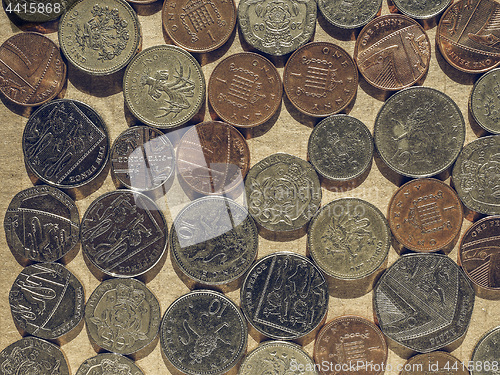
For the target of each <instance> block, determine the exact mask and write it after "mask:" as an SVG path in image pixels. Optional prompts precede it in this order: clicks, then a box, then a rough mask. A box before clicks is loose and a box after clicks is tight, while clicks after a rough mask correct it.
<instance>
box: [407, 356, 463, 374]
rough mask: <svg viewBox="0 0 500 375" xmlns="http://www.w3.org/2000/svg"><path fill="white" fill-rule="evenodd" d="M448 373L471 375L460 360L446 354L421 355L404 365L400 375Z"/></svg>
mask: <svg viewBox="0 0 500 375" xmlns="http://www.w3.org/2000/svg"><path fill="white" fill-rule="evenodd" d="M429 373H433V374H439V373H446V374H447V375H469V371H467V367H465V364H463V363H462V362H461V361H460V360H459V359H458V358H455V357H454V356H452V355H451V354H449V353H446V352H433V353H427V354H419V355H416V356H414V357H412V358H410V359H409V360H408V361H406V363H405V364H404V365H403V370H402V371H401V372H400V373H399V375H424V374H429Z"/></svg>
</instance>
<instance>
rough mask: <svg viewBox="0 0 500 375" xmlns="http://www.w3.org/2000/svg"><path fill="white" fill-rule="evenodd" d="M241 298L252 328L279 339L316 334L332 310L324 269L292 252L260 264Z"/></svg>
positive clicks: (245, 282) (264, 260) (276, 254)
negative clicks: (321, 269) (323, 273)
mask: <svg viewBox="0 0 500 375" xmlns="http://www.w3.org/2000/svg"><path fill="white" fill-rule="evenodd" d="M240 298H241V309H242V310H243V314H245V317H246V318H247V320H248V322H249V323H250V324H251V326H252V327H253V328H255V329H256V330H257V331H258V332H260V333H261V334H263V335H264V336H267V337H270V338H272V339H275V340H297V339H301V338H305V337H306V336H310V335H313V334H315V333H316V331H317V329H318V328H319V326H320V325H321V324H322V323H323V321H324V319H325V317H326V313H327V310H328V287H327V284H326V281H325V278H324V277H323V275H322V274H321V272H320V270H319V269H318V268H317V267H316V266H315V265H314V264H313V263H312V262H311V261H310V260H309V259H308V258H306V257H304V256H302V255H299V254H295V253H291V252H276V253H273V254H270V255H268V256H265V257H264V258H262V259H260V260H259V261H257V263H255V264H254V266H253V267H252V268H251V270H250V271H249V272H248V275H247V276H246V278H245V281H244V282H243V286H242V287H241V295H240Z"/></svg>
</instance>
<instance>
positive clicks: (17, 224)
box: [4, 185, 80, 265]
mask: <svg viewBox="0 0 500 375" xmlns="http://www.w3.org/2000/svg"><path fill="white" fill-rule="evenodd" d="M4 228H5V238H6V240H7V244H8V245H9V247H10V249H11V251H12V253H13V254H14V257H15V258H16V259H17V260H18V261H19V262H20V263H21V264H22V265H27V264H28V263H30V262H54V261H56V260H58V259H61V258H63V257H64V256H65V255H66V254H67V253H68V252H69V251H70V250H72V249H74V248H75V246H76V244H77V243H78V241H79V239H80V215H79V213H78V208H77V207H76V205H75V202H74V201H73V200H72V199H71V198H70V197H69V196H68V195H66V194H64V193H63V192H62V191H60V190H58V189H56V188H53V187H50V186H47V185H40V186H34V187H31V188H28V189H26V190H23V191H21V192H19V193H17V194H16V195H15V196H14V198H12V201H11V202H10V204H9V207H8V208H7V212H6V214H5V219H4Z"/></svg>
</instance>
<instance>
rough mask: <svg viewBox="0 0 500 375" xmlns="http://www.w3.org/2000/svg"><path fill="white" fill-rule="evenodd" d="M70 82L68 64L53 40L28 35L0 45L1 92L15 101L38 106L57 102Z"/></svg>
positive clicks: (18, 36)
mask: <svg viewBox="0 0 500 375" xmlns="http://www.w3.org/2000/svg"><path fill="white" fill-rule="evenodd" d="M65 82H66V64H65V63H64V61H63V59H62V57H61V53H60V51H59V47H58V46H57V45H56V44H55V43H54V42H53V41H52V40H50V39H49V38H46V37H45V36H43V35H41V34H37V33H32V32H25V33H20V34H16V35H14V36H12V37H10V38H9V39H7V40H6V41H5V42H4V43H3V44H2V46H0V92H1V93H2V94H3V95H4V96H5V97H6V98H7V99H8V100H9V101H11V102H13V103H15V104H19V105H22V106H37V105H40V104H43V103H46V102H48V101H49V100H51V99H54V98H55V97H56V96H57V94H59V92H60V91H61V89H62V88H63V86H64V83H65Z"/></svg>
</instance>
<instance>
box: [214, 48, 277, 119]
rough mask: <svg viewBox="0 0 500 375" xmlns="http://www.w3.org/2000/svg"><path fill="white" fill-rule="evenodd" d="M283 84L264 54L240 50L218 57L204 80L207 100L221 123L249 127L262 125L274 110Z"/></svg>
mask: <svg viewBox="0 0 500 375" xmlns="http://www.w3.org/2000/svg"><path fill="white" fill-rule="evenodd" d="M282 96H283V85H282V83H281V78H280V75H279V73H278V70H277V69H276V67H275V66H274V65H273V64H272V63H271V62H270V61H269V60H268V59H266V58H265V57H262V56H261V55H258V54H256V53H252V52H241V53H236V54H234V55H230V56H228V57H226V58H225V59H224V60H222V61H221V62H220V63H219V64H218V65H217V66H216V67H215V69H214V70H213V72H212V75H211V76H210V80H209V81H208V100H209V101H210V104H211V105H212V107H213V109H214V111H215V112H216V113H217V115H218V116H219V117H220V118H221V119H222V120H223V121H225V122H227V123H229V124H231V125H234V126H239V127H245V128H249V127H252V126H257V125H262V124H263V123H265V122H266V121H267V120H269V119H270V118H271V117H272V116H273V115H274V114H275V113H276V111H277V110H278V108H279V107H280V104H281V97H282Z"/></svg>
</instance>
